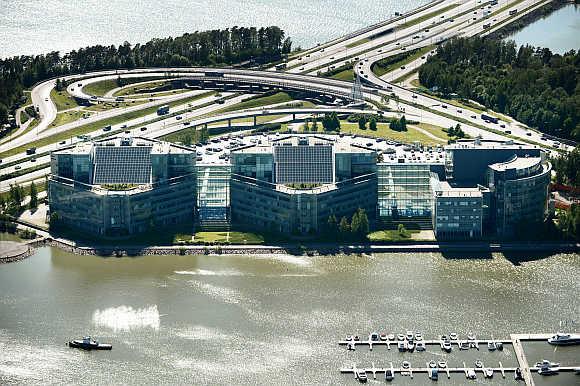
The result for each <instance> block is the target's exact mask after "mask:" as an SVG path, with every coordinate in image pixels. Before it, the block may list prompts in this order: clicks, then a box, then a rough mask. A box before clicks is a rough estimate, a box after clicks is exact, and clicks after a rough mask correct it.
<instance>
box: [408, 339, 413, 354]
mask: <svg viewBox="0 0 580 386" xmlns="http://www.w3.org/2000/svg"><path fill="white" fill-rule="evenodd" d="M407 350H409V351H410V352H413V351H415V343H413V341H412V340H411V341H409V342H407Z"/></svg>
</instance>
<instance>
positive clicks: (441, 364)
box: [437, 361, 447, 369]
mask: <svg viewBox="0 0 580 386" xmlns="http://www.w3.org/2000/svg"><path fill="white" fill-rule="evenodd" d="M437 364H438V365H439V368H441V369H444V368H446V367H447V362H445V361H439V363H437Z"/></svg>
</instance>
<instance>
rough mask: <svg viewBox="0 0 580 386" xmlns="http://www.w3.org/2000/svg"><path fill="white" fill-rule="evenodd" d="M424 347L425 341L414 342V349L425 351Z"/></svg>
mask: <svg viewBox="0 0 580 386" xmlns="http://www.w3.org/2000/svg"><path fill="white" fill-rule="evenodd" d="M426 349H427V346H426V345H425V342H423V341H419V342H417V343H415V350H417V351H425V350H426Z"/></svg>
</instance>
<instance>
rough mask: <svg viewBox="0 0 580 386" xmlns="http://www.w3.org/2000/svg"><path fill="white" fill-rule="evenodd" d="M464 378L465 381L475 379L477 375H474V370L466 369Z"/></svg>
mask: <svg viewBox="0 0 580 386" xmlns="http://www.w3.org/2000/svg"><path fill="white" fill-rule="evenodd" d="M465 377H466V378H467V379H476V378H477V375H476V374H475V370H474V369H468V370H467V374H466V375H465Z"/></svg>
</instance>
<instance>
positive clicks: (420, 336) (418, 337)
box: [415, 332, 423, 340]
mask: <svg viewBox="0 0 580 386" xmlns="http://www.w3.org/2000/svg"><path fill="white" fill-rule="evenodd" d="M415 340H423V334H421V333H420V332H416V333H415Z"/></svg>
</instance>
